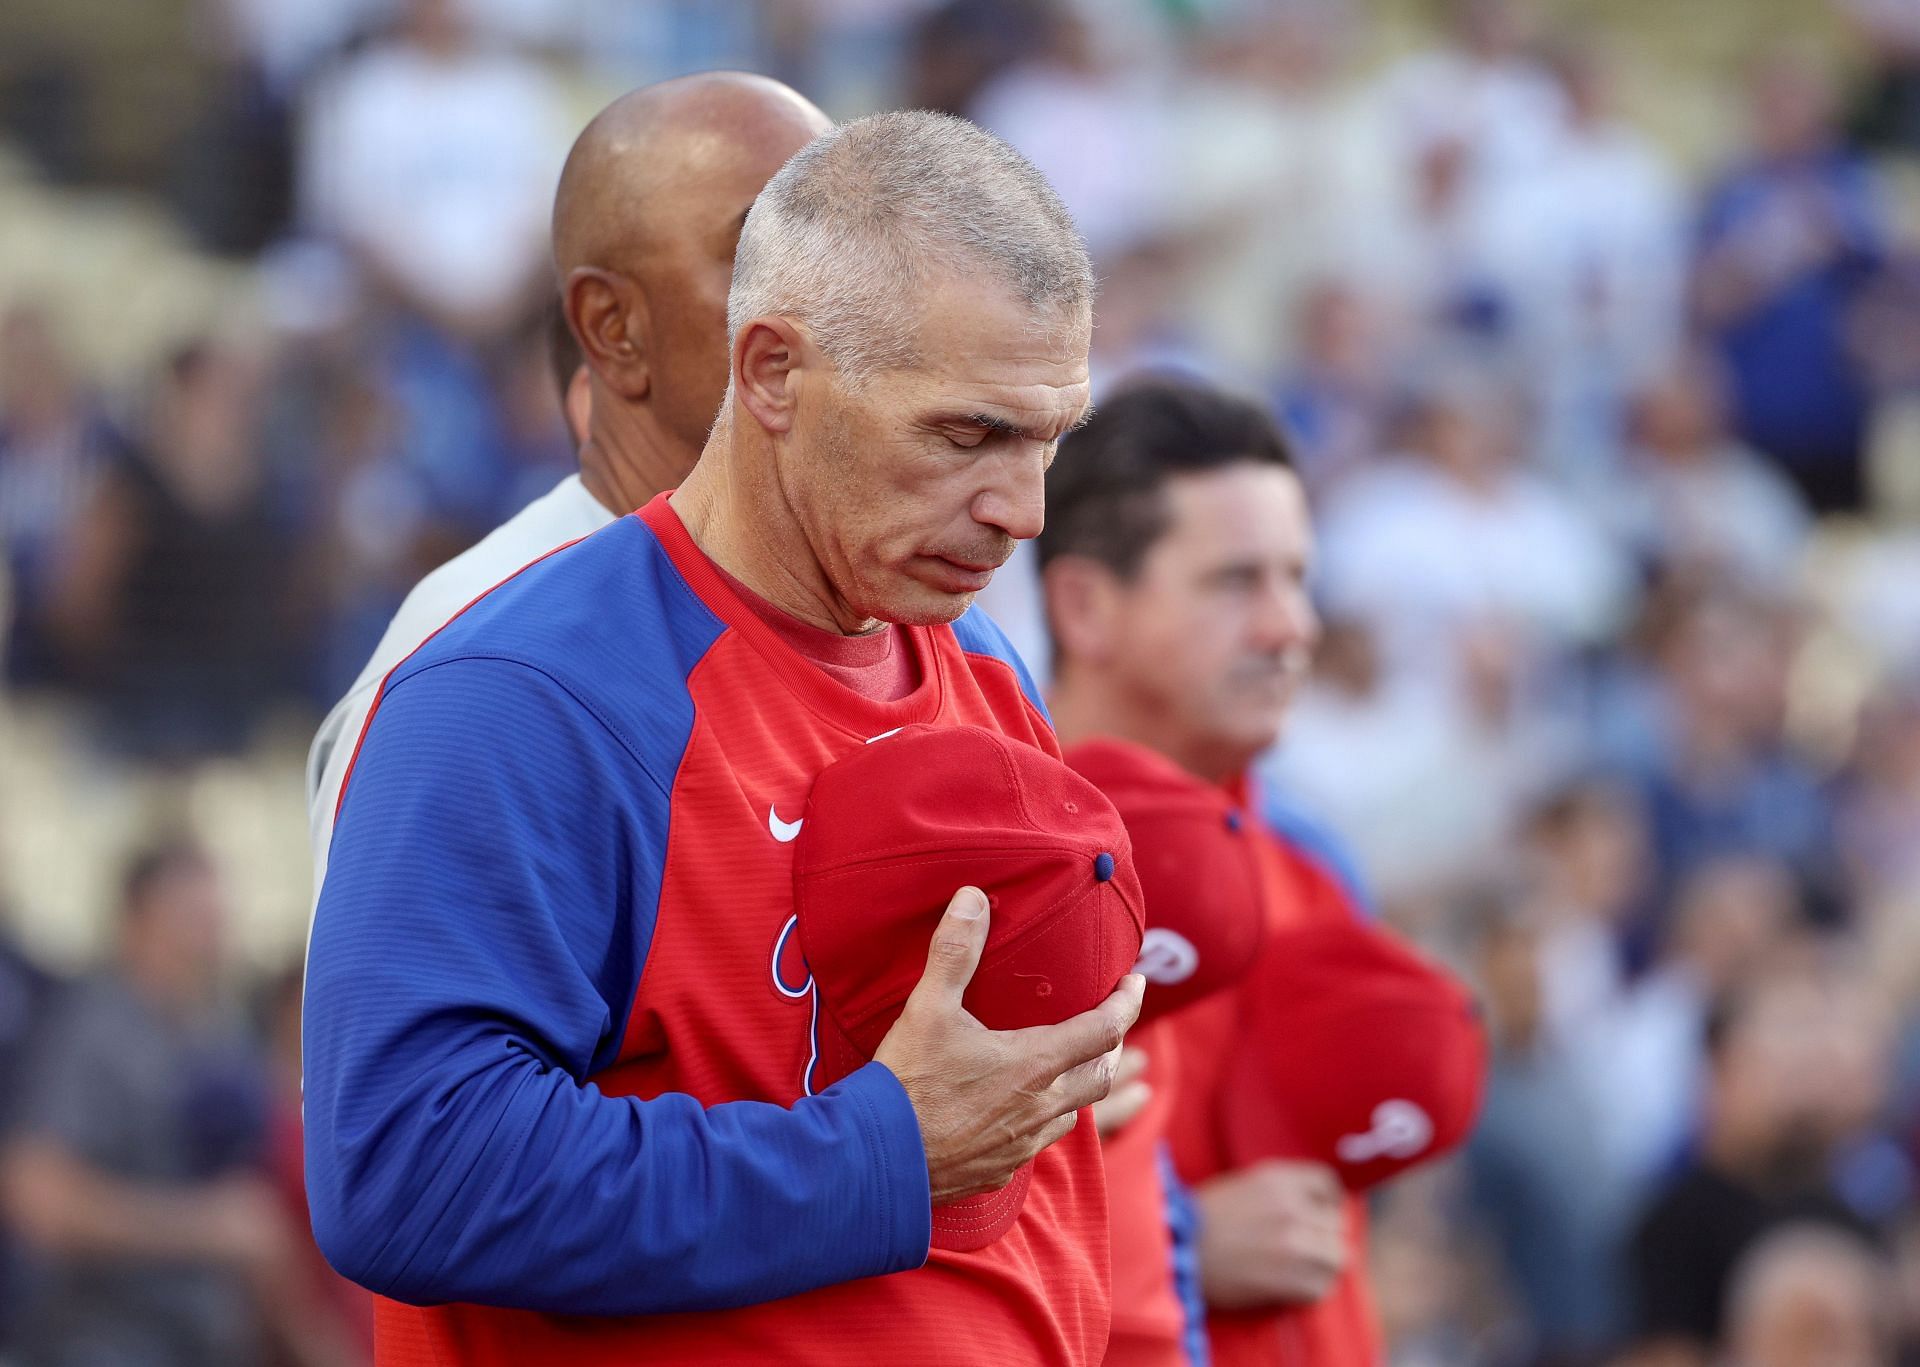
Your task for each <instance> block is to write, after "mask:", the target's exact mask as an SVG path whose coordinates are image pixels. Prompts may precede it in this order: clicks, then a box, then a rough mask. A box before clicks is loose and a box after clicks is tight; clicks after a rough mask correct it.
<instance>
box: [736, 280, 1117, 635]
mask: <svg viewBox="0 0 1920 1367" xmlns="http://www.w3.org/2000/svg"><path fill="white" fill-rule="evenodd" d="M920 318H921V321H920V324H919V326H918V327H917V328H916V329H915V344H914V349H915V358H914V361H913V363H911V364H909V365H906V366H903V367H900V368H897V369H887V370H881V371H879V372H878V373H876V374H874V375H871V376H869V377H867V378H866V379H865V380H864V381H863V382H861V383H858V384H849V383H848V380H847V377H845V376H843V375H842V374H841V373H840V372H839V370H838V369H837V367H835V366H834V365H833V363H832V362H831V361H830V360H829V359H828V358H826V357H825V356H824V355H823V354H822V353H821V352H820V351H819V349H818V348H817V347H816V346H814V344H813V343H812V341H811V340H810V339H809V338H807V337H806V336H805V335H804V333H803V332H802V331H800V330H799V329H797V328H795V327H793V326H792V325H791V324H789V323H787V322H785V320H778V321H777V327H778V329H779V331H777V332H776V330H775V328H774V327H772V326H769V327H767V328H765V329H761V331H762V333H763V335H762V337H761V339H760V341H759V343H757V344H756V343H755V342H754V341H753V339H751V338H749V337H748V336H746V335H745V333H744V332H743V335H742V337H741V339H740V341H739V343H738V347H739V351H740V354H741V356H742V358H743V359H742V360H741V362H740V364H741V366H742V374H743V381H742V389H741V392H742V395H743V399H744V402H745V404H746V406H747V407H748V408H749V409H750V410H752V411H754V412H755V416H756V417H758V418H759V419H760V420H761V421H762V423H763V424H764V425H766V426H768V427H769V429H770V430H772V431H774V432H776V433H777V436H776V445H777V454H776V457H775V460H776V478H777V479H778V481H779V485H780V493H781V495H782V497H783V499H784V502H785V503H786V505H787V506H788V507H789V508H790V509H791V510H792V511H793V514H794V516H795V519H796V521H797V523H798V525H799V528H800V530H801V533H802V534H803V535H804V537H805V538H806V541H807V543H808V546H809V548H810V549H811V551H812V552H813V555H814V558H815V560H816V561H817V562H818V564H819V567H820V571H821V574H822V576H823V578H824V579H825V581H826V584H827V585H828V588H829V592H830V594H831V596H832V599H833V600H834V601H832V602H831V603H829V604H827V605H826V606H827V607H828V608H829V610H830V611H831V613H832V615H833V616H834V618H835V620H836V621H837V623H838V624H839V626H840V627H841V629H843V630H847V629H858V627H859V625H860V624H862V623H866V622H872V621H881V622H901V623H917V624H930V623H938V622H950V621H952V620H953V619H954V618H956V617H958V616H959V615H960V614H961V613H963V612H965V611H966V610H967V607H968V606H969V605H970V604H971V603H972V602H973V597H974V595H975V594H977V593H978V592H980V590H981V589H983V588H985V587H986V586H987V582H988V580H989V579H990V578H991V577H992V575H993V572H994V571H995V570H996V569H998V568H999V567H1000V566H1001V565H1002V564H1004V563H1005V562H1006V559H1007V557H1008V556H1009V555H1011V554H1012V553H1013V547H1014V544H1015V542H1017V541H1021V540H1024V539H1026V538H1028V537H1033V536H1037V535H1039V533H1040V527H1041V523H1042V518H1043V505H1044V501H1045V474H1046V470H1047V466H1048V465H1050V464H1052V462H1053V455H1054V448H1055V445H1056V444H1057V443H1058V441H1059V440H1060V438H1061V437H1062V436H1064V435H1066V433H1067V432H1068V431H1069V430H1070V429H1071V428H1072V427H1073V426H1074V425H1075V424H1076V423H1078V422H1079V420H1080V418H1081V416H1082V415H1083V414H1084V413H1085V412H1086V410H1087V403H1088V393H1089V391H1088V381H1087V347H1088V344H1089V341H1090V333H1091V322H1090V319H1089V318H1088V316H1087V315H1086V313H1085V312H1084V311H1080V312H1078V313H1076V314H1075V315H1074V316H1071V317H1067V316H1062V315H1060V314H1059V313H1058V312H1057V311H1056V310H1054V309H1052V308H1044V307H1043V308H1039V309H1036V308H1035V307H1033V306H1031V305H1028V304H1026V303H1025V302H1024V301H1022V300H1021V299H1019V298H1018V297H1017V296H1015V295H1014V294H1013V293H1012V292H1011V291H1009V290H1006V289H1004V288H1000V287H996V286H991V285H983V284H982V283H981V282H980V280H979V279H978V278H975V279H973V280H966V279H962V278H959V277H954V278H952V279H949V280H947V281H945V282H944V283H941V284H939V285H937V286H935V287H934V288H933V289H932V290H930V291H929V293H928V296H927V299H926V301H925V304H924V307H923V309H922V312H921V315H920ZM795 361H797V362H798V364H797V365H795V364H794V362H795ZM782 367H785V369H784V370H782Z"/></svg>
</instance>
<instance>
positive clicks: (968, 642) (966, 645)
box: [952, 605, 1052, 723]
mask: <svg viewBox="0 0 1920 1367" xmlns="http://www.w3.org/2000/svg"><path fill="white" fill-rule="evenodd" d="M952 631H953V639H954V640H955V642H957V643H958V644H959V646H960V649H961V651H962V652H963V653H965V654H966V655H968V656H970V657H972V658H973V659H974V660H977V661H984V662H987V668H989V669H991V668H994V667H995V666H996V664H997V665H1003V666H1005V667H1006V669H1007V670H1008V671H1010V672H1011V673H1012V675H1013V677H1014V679H1015V681H1017V682H1018V683H1019V685H1020V692H1021V693H1022V694H1023V695H1025V697H1026V700H1027V701H1028V702H1029V703H1031V704H1032V705H1033V710H1034V711H1036V712H1038V713H1039V714H1040V715H1041V716H1042V717H1045V718H1047V720H1048V722H1049V723H1051V722H1052V718H1051V717H1050V716H1048V713H1047V704H1046V701H1045V699H1044V698H1042V697H1041V695H1040V685H1039V684H1038V683H1036V682H1035V681H1034V677H1033V673H1032V671H1031V670H1029V669H1028V668H1027V664H1026V661H1025V660H1022V659H1021V658H1020V652H1019V651H1017V650H1015V649H1014V647H1013V642H1012V641H1010V640H1008V639H1007V634H1006V632H1004V631H1002V630H1001V629H1000V624H999V623H998V622H995V621H994V620H993V618H991V617H989V616H988V615H987V614H986V612H984V611H983V610H982V609H981V608H980V607H978V606H977V605H976V606H974V607H970V608H968V609H967V610H966V611H965V612H963V613H961V614H960V616H959V617H957V618H955V619H954V621H953V624H952Z"/></svg>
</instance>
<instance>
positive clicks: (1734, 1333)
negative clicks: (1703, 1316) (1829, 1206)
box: [1728, 1226, 1892, 1367]
mask: <svg viewBox="0 0 1920 1367" xmlns="http://www.w3.org/2000/svg"><path fill="white" fill-rule="evenodd" d="M1887 1291H1888V1278H1887V1273H1886V1271H1885V1269H1884V1268H1883V1267H1882V1266H1881V1265H1880V1263H1879V1261H1878V1260H1877V1259H1876V1258H1875V1257H1874V1255H1873V1254H1872V1253H1871V1252H1870V1251H1868V1250H1867V1249H1866V1248H1865V1247H1864V1246H1862V1245H1860V1244H1859V1243H1858V1241H1857V1240H1856V1239H1853V1238H1851V1237H1849V1236H1847V1235H1843V1234H1838V1233H1833V1232H1829V1231H1825V1230H1820V1229H1818V1228H1816V1227H1810V1226H1788V1227H1787V1228H1786V1229H1785V1230H1783V1231H1782V1232H1780V1233H1778V1234H1775V1235H1773V1236H1770V1237H1769V1238H1768V1239H1766V1240H1764V1241H1763V1242H1761V1243H1760V1244H1759V1245H1758V1246H1757V1247H1756V1248H1755V1249H1754V1250H1753V1251H1752V1252H1751V1253H1750V1254H1749V1255H1748V1257H1747V1259H1746V1260H1745V1262H1744V1263H1743V1264H1742V1266H1741V1269H1740V1271H1739V1272H1738V1273H1737V1274H1736V1281H1735V1288H1734V1295H1733V1301H1734V1305H1733V1314H1732V1323H1731V1324H1730V1325H1729V1328H1728V1337H1729V1339H1730V1340H1731V1344H1732V1349H1733V1351H1732V1353H1731V1354H1730V1355H1729V1357H1728V1361H1729V1362H1730V1363H1731V1364H1734V1367H1885V1364H1887V1363H1889V1362H1890V1361H1891V1360H1892V1358H1891V1355H1890V1354H1889V1353H1888V1351H1887V1343H1886V1328H1887V1313H1886V1312H1887V1305H1888V1295H1887Z"/></svg>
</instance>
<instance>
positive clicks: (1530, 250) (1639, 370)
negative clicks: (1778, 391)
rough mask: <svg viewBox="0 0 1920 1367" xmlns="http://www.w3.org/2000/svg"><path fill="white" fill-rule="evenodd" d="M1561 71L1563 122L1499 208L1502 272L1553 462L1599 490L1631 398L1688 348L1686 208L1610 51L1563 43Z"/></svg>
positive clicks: (1614, 458)
mask: <svg viewBox="0 0 1920 1367" xmlns="http://www.w3.org/2000/svg"><path fill="white" fill-rule="evenodd" d="M1551 70H1552V71H1553V73H1554V76H1555V78H1556V79H1557V81H1558V83H1559V86H1560V89H1561V93H1562V97H1563V98H1562V107H1563V109H1564V122H1563V124H1562V126H1561V127H1560V129H1559V131H1558V135H1557V136H1556V137H1555V139H1554V143H1553V148H1552V154H1551V156H1550V157H1549V158H1548V159H1547V160H1546V162H1545V163H1544V164H1543V165H1542V166H1541V167H1540V168H1539V169H1538V171H1537V172H1536V173H1535V174H1532V175H1529V176H1527V177H1525V178H1524V179H1521V180H1518V181H1516V183H1515V184H1514V185H1513V187H1512V188H1511V190H1510V191H1509V192H1508V193H1507V194H1506V195H1505V196H1504V197H1503V199H1502V201H1501V202H1500V203H1499V204H1498V206H1497V209H1496V212H1497V215H1498V220H1499V222H1498V227H1497V229H1496V230H1495V231H1496V233H1497V241H1498V244H1499V245H1498V262H1499V272H1500V275H1501V277H1502V278H1503V280H1504V281H1505V290H1506V293H1507V295H1508V297H1510V298H1511V299H1512V300H1513V301H1514V309H1515V314H1516V317H1515V328H1516V342H1517V344H1518V347H1519V349H1520V355H1521V358H1522V365H1523V368H1524V371H1525V373H1526V375H1527V376H1528V384H1529V389H1530V392H1531V393H1532V394H1533V395H1534V397H1535V402H1536V403H1537V404H1538V407H1539V426H1540V437H1539V447H1540V450H1541V453H1542V455H1543V456H1544V458H1545V459H1546V460H1547V462H1548V463H1549V464H1550V465H1552V466H1553V467H1555V468H1556V469H1558V470H1560V471H1562V472H1564V474H1565V476H1566V477H1567V478H1569V479H1571V480H1572V481H1574V482H1575V483H1576V484H1577V485H1579V486H1580V487H1582V488H1583V489H1593V488H1595V487H1597V486H1598V485H1600V484H1602V483H1603V482H1605V481H1606V480H1608V479H1610V478H1611V477H1612V476H1614V475H1615V473H1616V472H1617V469H1618V457H1619V447H1620V430H1619V427H1620V413H1621V409H1622V408H1623V406H1624V404H1625V401H1626V398H1627V395H1628V394H1629V393H1630V392H1631V391H1632V390H1633V389H1634V388H1635V387H1637V386H1638V385H1640V384H1641V383H1642V382H1644V381H1645V380H1646V379H1648V378H1649V377H1651V376H1653V375H1656V374H1658V373H1660V371H1661V370H1662V369H1663V368H1664V367H1665V365H1666V364H1667V362H1668V361H1669V359H1670V358H1671V357H1672V356H1673V354H1674V351H1675V348H1676V346H1677V345H1678V343H1679V334H1680V328H1681V322H1682V318H1683V313H1684V289H1685V275H1686V220H1685V212H1686V211H1685V207H1684V205H1683V202H1682V200H1681V198H1680V187H1679V184H1678V182H1677V181H1676V179H1675V177H1674V175H1673V173H1672V171H1671V170H1670V169H1669V167H1668V165H1667V163H1666V161H1665V160H1664V159H1663V158H1662V157H1661V155H1660V154H1659V153H1657V152H1656V151H1655V149H1654V146H1653V144H1652V143H1651V142H1650V141H1649V140H1648V139H1647V138H1646V137H1645V136H1644V135H1643V134H1642V133H1640V132H1639V130H1638V129H1636V128H1634V127H1633V126H1632V125H1630V124H1628V123H1627V122H1626V121H1625V120H1624V119H1622V118H1621V117H1620V115H1619V113H1618V111H1617V110H1616V109H1615V107H1614V98H1613V71H1612V67H1611V64H1610V62H1609V60H1608V58H1607V55H1606V53H1605V51H1604V49H1603V48H1602V47H1601V46H1600V44H1599V43H1598V42H1597V41H1596V40H1595V39H1594V38H1592V37H1591V36H1586V37H1583V38H1582V39H1581V40H1579V41H1574V40H1571V39H1563V40H1562V42H1561V44H1560V46H1559V47H1558V49H1557V51H1556V52H1555V54H1554V61H1553V65H1552V67H1551Z"/></svg>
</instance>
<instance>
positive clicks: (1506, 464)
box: [1322, 373, 1628, 674]
mask: <svg viewBox="0 0 1920 1367" xmlns="http://www.w3.org/2000/svg"><path fill="white" fill-rule="evenodd" d="M1519 419H1520V414H1519V413H1518V412H1517V411H1516V409H1515V407H1514V405H1513V403H1512V402H1511V401H1510V399H1509V397H1508V396H1507V395H1506V394H1504V393H1503V392H1502V391H1501V390H1499V389H1498V388H1497V387H1495V386H1492V385H1490V384H1489V383H1488V382H1487V381H1486V380H1485V379H1484V377H1482V376H1479V375H1474V374H1458V373H1455V374H1448V375H1443V376H1441V377H1440V378H1439V379H1438V380H1436V381H1434V382H1431V383H1429V384H1428V385H1427V387H1426V388H1425V389H1424V391H1423V392H1422V393H1420V394H1419V395H1418V397H1417V398H1416V399H1415V401H1414V402H1413V404H1412V405H1411V412H1410V413H1409V414H1408V415H1407V417H1406V419H1405V421H1404V425H1403V437H1402V441H1403V451H1404V454H1402V455H1400V456H1397V457H1395V458H1393V459H1391V460H1389V461H1385V462H1382V463H1381V465H1380V466H1379V468H1378V469H1377V470H1375V471H1372V472H1370V473H1368V474H1367V475H1365V476H1364V477H1362V478H1359V479H1356V480H1354V481H1352V482H1351V483H1350V484H1348V485H1347V486H1346V487H1345V488H1343V489H1342V490H1340V491H1339V492H1338V494H1337V495H1336V496H1335V497H1334V498H1333V499H1332V500H1331V501H1330V502H1329V504H1328V507H1327V512H1326V517H1325V519H1324V522H1323V527H1324V531H1323V541H1322V565H1323V569H1322V583H1323V586H1324V594H1325V597H1326V601H1327V603H1328V605H1329V606H1330V607H1331V608H1332V609H1333V610H1334V611H1335V612H1336V613H1339V614H1342V615H1348V616H1355V617H1358V618H1360V619H1361V620H1363V621H1366V622H1368V623H1369V624H1370V625H1372V627H1373V628H1374V629H1375V630H1376V631H1377V632H1378V633H1379V637H1380V642H1381V645H1382V648H1383V650H1384V651H1385V658H1386V660H1387V662H1388V667H1389V668H1392V669H1418V670H1420V671H1433V670H1435V669H1438V670H1439V671H1440V672H1441V673H1442V674H1446V673H1448V672H1450V671H1454V670H1459V669H1462V668H1463V664H1464V662H1463V660H1462V658H1461V657H1462V655H1463V654H1464V652H1463V651H1462V650H1461V649H1460V647H1459V642H1460V635H1461V633H1462V632H1463V631H1466V630H1470V629H1473V628H1477V627H1485V626H1490V625H1491V626H1499V627H1502V628H1509V629H1511V630H1512V631H1513V632H1514V633H1516V634H1517V636H1518V639H1519V643H1520V648H1521V652H1522V658H1523V660H1528V661H1531V660H1533V659H1536V658H1538V656H1539V655H1540V654H1541V653H1542V652H1555V651H1562V650H1567V649H1572V648H1577V647H1579V646H1581V645H1584V644H1587V643H1592V642H1597V641H1599V640H1602V639H1604V637H1605V636H1606V634H1607V633H1608V632H1609V631H1611V630H1612V629H1614V628H1615V627H1616V626H1617V625H1618V623H1619V621H1620V617H1621V613H1622V611H1623V610H1624V608H1625V595H1626V591H1627V588H1628V583H1627V580H1626V577H1625V573H1624V566H1623V565H1622V563H1621V562H1620V559H1619V557H1618V556H1617V554H1616V553H1615V551H1614V548H1613V547H1612V545H1611V544H1610V543H1609V542H1608V541H1607V540H1606V539H1605V538H1604V537H1603V536H1602V534H1601V531H1600V528H1599V526H1598V525H1597V523H1596V521H1595V520H1594V518H1593V517H1592V516H1591V514H1590V513H1589V512H1588V511H1587V510H1586V509H1585V508H1583V507H1581V506H1580V505H1578V504H1575V503H1573V502H1571V501H1569V500H1568V499H1567V498H1566V497H1565V496H1564V495H1563V494H1562V493H1561V492H1560V491H1559V490H1558V489H1556V488H1555V487H1553V486H1552V485H1550V484H1548V483H1547V482H1546V481H1545V480H1543V479H1541V478H1540V477H1539V476H1538V475H1536V474H1534V473H1533V472H1532V471H1530V470H1528V469H1527V468H1525V467H1524V466H1523V465H1522V464H1521V462H1520V459H1519V454H1520V452H1519V450H1518V447H1519V445H1520V443H1521V442H1522V441H1524V440H1525V437H1524V435H1523V431H1522V429H1521V428H1520V427H1519Z"/></svg>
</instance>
